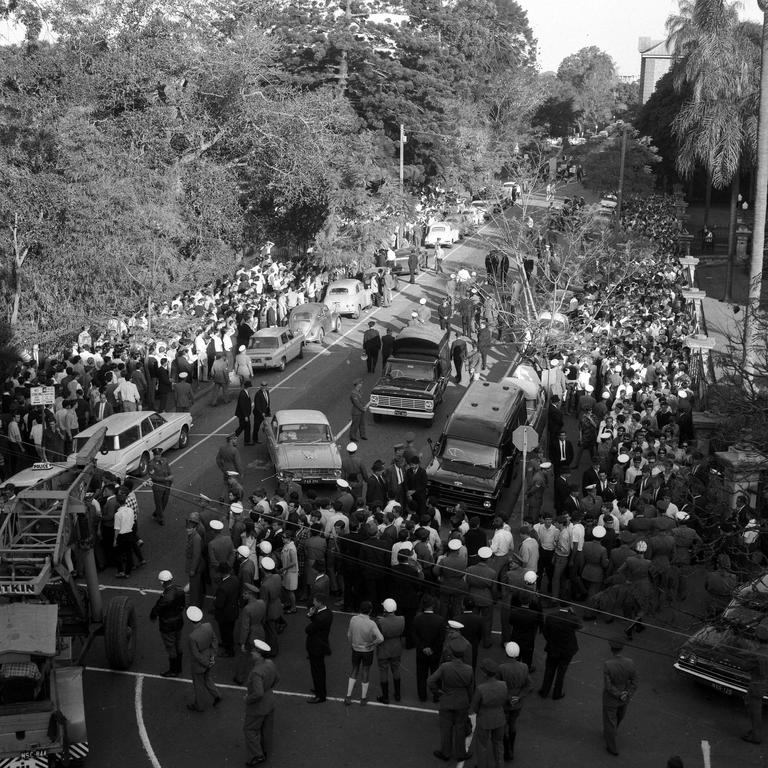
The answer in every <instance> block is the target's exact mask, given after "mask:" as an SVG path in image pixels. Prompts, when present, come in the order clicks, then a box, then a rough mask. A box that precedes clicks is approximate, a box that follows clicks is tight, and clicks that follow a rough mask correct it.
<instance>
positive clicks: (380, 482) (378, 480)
mask: <svg viewBox="0 0 768 768" xmlns="http://www.w3.org/2000/svg"><path fill="white" fill-rule="evenodd" d="M388 499H389V493H388V491H387V478H386V477H385V476H384V462H383V461H382V460H381V459H376V461H374V462H373V465H372V466H371V473H370V475H369V476H368V482H367V484H366V489H365V503H366V505H367V506H368V508H369V509H373V507H375V506H380V507H382V508H383V507H384V505H385V504H386V503H387V501H388Z"/></svg>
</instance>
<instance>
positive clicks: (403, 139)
mask: <svg viewBox="0 0 768 768" xmlns="http://www.w3.org/2000/svg"><path fill="white" fill-rule="evenodd" d="M407 140H408V137H407V136H406V135H405V126H404V125H403V124H402V123H400V206H401V208H400V227H399V229H398V233H397V247H398V248H402V246H403V219H404V217H405V212H404V211H403V209H402V206H403V203H404V200H405V198H404V197H403V167H404V160H405V142H406V141H407Z"/></svg>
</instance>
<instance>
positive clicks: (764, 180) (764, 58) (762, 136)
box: [744, 0, 768, 374]
mask: <svg viewBox="0 0 768 768" xmlns="http://www.w3.org/2000/svg"><path fill="white" fill-rule="evenodd" d="M757 4H758V5H759V6H760V10H761V11H762V12H763V34H762V40H761V56H760V111H759V113H758V123H757V125H758V128H757V184H756V191H755V222H754V226H753V229H752V263H751V265H750V270H749V301H748V303H747V312H746V328H745V331H744V350H745V368H746V371H747V373H748V374H749V373H751V372H752V371H754V370H755V362H756V360H757V357H758V351H757V346H756V341H757V327H756V323H755V315H756V314H757V311H758V310H759V308H760V298H761V292H762V287H763V251H764V250H765V209H766V203H768V0H757Z"/></svg>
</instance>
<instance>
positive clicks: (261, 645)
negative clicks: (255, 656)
mask: <svg viewBox="0 0 768 768" xmlns="http://www.w3.org/2000/svg"><path fill="white" fill-rule="evenodd" d="M253 647H254V648H255V649H256V650H257V651H261V652H262V653H269V652H270V651H271V650H272V647H271V646H270V645H268V644H267V643H265V642H264V641H263V640H259V638H258V637H257V638H255V639H254V641H253Z"/></svg>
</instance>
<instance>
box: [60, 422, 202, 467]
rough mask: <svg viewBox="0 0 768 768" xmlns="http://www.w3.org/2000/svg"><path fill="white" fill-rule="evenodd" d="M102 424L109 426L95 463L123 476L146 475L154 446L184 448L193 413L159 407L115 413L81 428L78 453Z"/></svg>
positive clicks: (70, 457) (75, 441)
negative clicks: (169, 411)
mask: <svg viewBox="0 0 768 768" xmlns="http://www.w3.org/2000/svg"><path fill="white" fill-rule="evenodd" d="M102 427H106V428H107V434H106V435H105V436H104V442H103V443H102V445H101V451H100V453H99V454H98V455H97V456H96V466H97V467H99V468H100V469H103V470H107V471H109V472H112V473H113V474H115V475H117V476H118V477H123V476H125V475H126V474H129V473H135V474H137V475H145V474H146V473H147V467H148V466H149V460H150V459H151V457H152V449H153V448H163V449H164V450H165V449H168V448H185V447H186V446H187V444H188V443H189V431H190V429H191V428H192V414H190V413H158V412H157V411H128V412H126V413H115V414H113V415H112V416H108V417H107V418H106V419H103V420H102V421H99V422H97V423H96V424H93V425H92V426H90V427H88V428H87V429H84V430H83V431H82V432H79V433H78V434H77V436H76V437H75V439H74V442H73V453H72V454H71V455H70V456H69V459H68V461H72V462H74V460H75V455H76V454H77V452H78V451H80V450H81V449H82V448H83V447H84V446H85V444H86V443H87V442H88V440H89V438H90V437H91V436H92V435H93V434H94V433H96V432H97V431H98V430H99V429H101V428H102Z"/></svg>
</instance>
